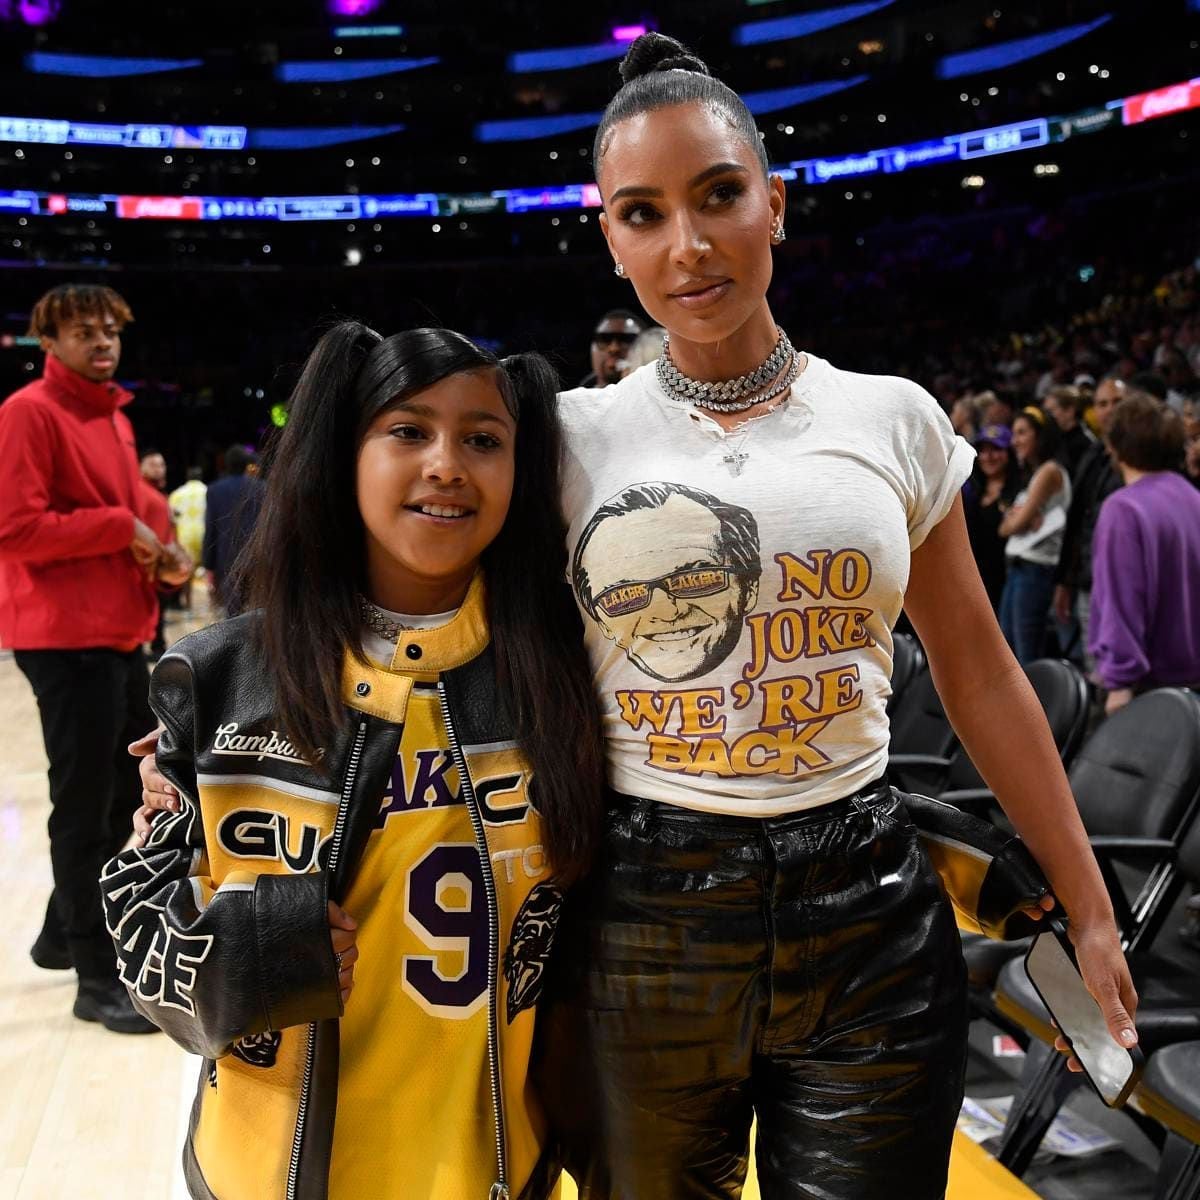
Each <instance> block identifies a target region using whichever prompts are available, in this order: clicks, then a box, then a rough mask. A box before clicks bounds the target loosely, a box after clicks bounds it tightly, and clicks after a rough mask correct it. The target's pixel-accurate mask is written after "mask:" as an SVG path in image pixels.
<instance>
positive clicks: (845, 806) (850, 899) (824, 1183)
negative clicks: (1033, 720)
mask: <svg viewBox="0 0 1200 1200" xmlns="http://www.w3.org/2000/svg"><path fill="white" fill-rule="evenodd" d="M606 854H607V861H606V863H605V864H604V866H603V867H602V868H601V869H600V870H599V871H598V872H597V873H596V876H595V880H594V883H593V884H592V885H591V886H590V887H589V888H588V889H587V890H586V891H585V892H583V893H582V894H581V895H580V897H579V899H578V902H577V903H576V905H575V907H574V910H573V912H572V914H571V916H570V918H569V921H568V924H567V926H566V927H565V928H564V930H563V931H562V932H563V933H564V934H566V935H567V936H565V937H563V938H562V940H561V941H560V943H559V949H560V950H561V951H563V952H564V954H563V959H562V960H561V961H560V964H559V971H560V975H559V978H558V986H557V998H556V999H554V1000H551V1002H550V1003H549V1004H548V1005H547V1008H546V1010H545V1016H546V1029H547V1038H548V1039H549V1040H548V1042H547V1050H548V1052H549V1053H548V1056H547V1060H546V1062H547V1064H548V1066H549V1069H550V1071H551V1073H552V1074H554V1075H556V1079H555V1080H554V1081H553V1082H552V1083H551V1085H550V1087H549V1088H548V1089H547V1094H546V1095H545V1100H546V1103H547V1107H548V1111H549V1113H550V1117H551V1121H552V1123H556V1124H557V1125H558V1126H559V1132H560V1134H561V1135H562V1137H563V1140H564V1143H565V1148H566V1151H567V1159H568V1165H569V1166H570V1167H571V1169H572V1171H573V1173H574V1174H575V1175H576V1178H577V1179H579V1180H580V1182H581V1189H580V1190H581V1195H582V1196H583V1197H584V1198H585V1200H685V1198H688V1200H690V1198H692V1197H695V1198H700V1197H704V1198H706V1200H707V1198H710V1197H711V1198H721V1200H724V1198H726V1197H729V1198H731V1200H732V1198H736V1197H738V1196H740V1195H741V1188H742V1183H743V1181H744V1179H745V1175H746V1170H747V1161H748V1142H749V1130H750V1122H751V1118H752V1117H754V1116H757V1119H758V1138H757V1143H756V1153H757V1157H758V1175H759V1183H760V1187H761V1191H762V1196H763V1200H783V1198H787V1200H792V1198H796V1200H798V1198H800V1197H805V1198H811V1200H818V1198H819V1200H885V1198H886V1200H895V1198H896V1197H903V1200H938V1198H940V1197H941V1196H943V1194H944V1192H945V1188H946V1173H947V1164H948V1160H949V1155H950V1143H951V1137H952V1134H953V1131H954V1123H955V1119H956V1117H957V1115H958V1110H959V1107H960V1105H961V1103H962V1094H963V1072H964V1064H965V1057H966V1029H967V1009H966V978H965V970H964V966H963V959H962V953H961V950H960V945H959V935H958V931H957V929H956V928H955V924H954V917H953V914H952V911H951V908H950V905H949V903H948V902H947V901H946V899H945V898H944V897H943V895H942V892H941V886H940V882H939V880H938V877H937V875H936V873H935V872H934V870H933V868H932V867H931V865H930V863H929V860H928V858H927V857H926V855H925V854H924V852H923V850H922V849H921V845H920V842H919V841H918V839H917V836H916V833H915V831H914V830H913V828H912V825H911V823H910V822H909V820H908V818H907V816H906V814H905V812H904V807H903V802H902V799H901V797H900V794H899V793H895V792H892V791H890V790H889V789H887V788H886V787H881V786H876V787H874V788H871V789H867V790H865V791H864V792H862V793H859V795H858V796H856V797H853V798H850V799H846V800H842V801H839V802H837V803H836V804H834V805H831V806H829V807H827V808H823V809H821V810H819V811H816V812H811V813H807V814H801V815H795V816H791V817H786V818H776V819H769V820H760V819H751V818H739V817H721V816H709V815H705V814H700V813H694V812H689V811H685V810H682V809H679V808H674V807H671V806H667V805H663V804H658V803H655V802H653V801H647V800H636V799H632V798H619V803H618V806H617V807H616V808H615V809H614V811H613V812H612V813H610V817H609V824H608V834H607V846H606Z"/></svg>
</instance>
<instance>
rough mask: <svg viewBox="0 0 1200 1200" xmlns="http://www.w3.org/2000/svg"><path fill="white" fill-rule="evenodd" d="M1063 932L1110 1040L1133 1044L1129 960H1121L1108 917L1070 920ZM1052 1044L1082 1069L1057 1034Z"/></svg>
mask: <svg viewBox="0 0 1200 1200" xmlns="http://www.w3.org/2000/svg"><path fill="white" fill-rule="evenodd" d="M1067 933H1068V935H1069V936H1070V938H1071V944H1072V945H1073V946H1074V947H1075V959H1076V961H1077V962H1078V963H1079V973H1080V974H1081V975H1082V976H1083V982H1084V983H1085V984H1086V985H1087V990H1088V991H1089V992H1090V993H1091V995H1092V999H1093V1000H1095V1001H1096V1003H1097V1004H1098V1005H1100V1011H1101V1012H1102V1013H1103V1014H1104V1020H1105V1023H1106V1024H1107V1025H1108V1032H1109V1033H1110V1034H1111V1035H1112V1039H1113V1041H1115V1042H1116V1043H1117V1045H1118V1046H1124V1047H1125V1049H1126V1050H1128V1049H1130V1047H1132V1046H1136V1045H1137V1040H1138V1036H1137V1030H1136V1029H1135V1028H1134V1024H1133V1018H1134V1015H1135V1014H1136V1013H1137V1005H1138V996H1137V992H1136V991H1135V990H1134V987H1133V979H1132V977H1131V976H1130V974H1129V964H1128V963H1127V962H1126V961H1125V953H1124V951H1123V950H1122V949H1121V943H1120V941H1119V940H1118V938H1117V927H1116V925H1115V924H1114V923H1113V921H1112V919H1111V918H1107V919H1102V920H1099V921H1094V922H1091V923H1088V924H1083V925H1078V926H1077V925H1076V924H1075V923H1074V922H1071V923H1070V924H1068V926H1067ZM1054 1048H1055V1049H1056V1050H1059V1051H1061V1052H1062V1053H1063V1054H1066V1055H1069V1057H1068V1059H1067V1067H1068V1068H1069V1069H1070V1070H1072V1071H1075V1072H1080V1071H1082V1070H1083V1067H1082V1066H1080V1064H1079V1059H1077V1058H1076V1057H1075V1055H1073V1054H1071V1047H1070V1046H1068V1045H1067V1040H1066V1038H1064V1037H1063V1036H1062V1035H1061V1034H1060V1035H1059V1036H1058V1037H1057V1038H1055V1039H1054Z"/></svg>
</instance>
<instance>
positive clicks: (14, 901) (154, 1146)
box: [0, 589, 1034, 1200]
mask: <svg viewBox="0 0 1200 1200" xmlns="http://www.w3.org/2000/svg"><path fill="white" fill-rule="evenodd" d="M199 592H200V589H197V595H198V597H199ZM199 623H200V621H199V620H196V621H194V622H187V623H179V622H172V623H171V624H170V625H169V626H168V631H169V634H173V635H174V636H180V635H181V634H182V633H183V632H185V631H186V630H187V629H188V628H190V627H191V626H192V625H193V624H199ZM0 730H3V734H2V735H0V736H2V739H3V740H2V741H0V847H2V851H0V907H2V908H3V911H4V912H5V914H6V917H7V919H6V920H5V921H4V922H3V924H2V925H0V1068H2V1069H3V1073H4V1086H3V1087H0V1200H63V1198H65V1197H70V1198H71V1200H102V1198H103V1200H109V1198H120V1200H184V1198H185V1197H186V1192H185V1191H184V1189H183V1184H182V1180H181V1178H180V1173H179V1169H178V1164H179V1155H180V1147H181V1146H182V1139H183V1130H184V1126H185V1122H186V1116H187V1107H188V1105H189V1104H190V1100H191V1095H192V1093H193V1091H194V1081H195V1078H196V1070H197V1067H196V1062H197V1060H195V1059H190V1058H189V1057H188V1056H187V1055H185V1054H184V1053H183V1052H182V1051H181V1050H180V1049H179V1048H178V1047H177V1046H175V1045H174V1044H173V1043H172V1042H170V1041H168V1040H167V1038H165V1037H163V1036H162V1035H158V1034H156V1035H147V1036H145V1037H129V1036H119V1035H116V1034H112V1033H108V1032H107V1031H106V1030H104V1029H102V1028H101V1027H100V1026H97V1025H89V1024H86V1023H84V1022H82V1021H77V1020H76V1019H75V1018H74V1017H73V1016H72V1015H71V1005H72V1003H73V1002H74V999H75V975H74V973H73V972H71V971H42V970H39V969H38V968H37V967H35V966H34V965H33V963H32V962H30V960H29V946H30V944H31V943H32V941H33V939H34V937H35V936H36V934H37V930H38V928H39V926H40V923H41V919H42V914H43V911H44V909H45V904H46V897H47V895H48V894H49V891H50V862H49V856H48V852H47V842H46V816H47V813H48V801H47V796H46V758H45V754H44V752H43V748H42V739H41V727H40V725H39V722H38V716H37V706H36V704H35V702H34V699H33V694H32V692H31V691H30V689H29V686H28V684H27V683H26V681H25V677H24V676H23V675H22V674H21V673H20V671H19V670H17V667H16V664H15V663H14V662H13V661H12V658H11V657H10V656H8V655H6V654H4V655H0ZM745 1197H746V1200H758V1189H757V1187H756V1186H755V1185H754V1184H753V1183H750V1184H748V1185H747V1187H746V1191H745ZM1022 1197H1025V1198H1033V1197H1034V1193H1033V1192H1031V1191H1029V1190H1028V1189H1027V1188H1025V1187H1024V1186H1023V1185H1022V1184H1020V1183H1019V1182H1018V1181H1017V1180H1014V1179H1013V1178H1012V1177H1011V1176H1010V1175H1008V1173H1007V1172H1005V1171H1004V1170H1003V1169H1002V1168H1000V1167H999V1166H998V1165H997V1164H996V1163H995V1162H993V1161H992V1159H990V1158H989V1157H988V1156H987V1155H986V1154H985V1153H983V1152H982V1151H981V1150H979V1149H978V1148H977V1147H976V1146H974V1145H973V1144H972V1143H970V1142H969V1141H967V1140H966V1139H965V1138H959V1139H958V1141H957V1142H956V1145H955V1154H954V1159H953V1162H952V1165H951V1187H950V1192H949V1198H950V1200H1019V1198H1022ZM264 1200H269V1198H264ZM364 1200H366V1198H364ZM370 1200H375V1198H373V1197H372V1198H370ZM379 1200H385V1198H382V1197H381V1198H379ZM406 1200H408V1198H406ZM433 1200H458V1198H457V1197H455V1198H449V1197H437V1198H433ZM563 1200H575V1189H574V1187H573V1186H571V1184H570V1182H569V1181H568V1182H567V1184H566V1186H565V1187H564V1193H563Z"/></svg>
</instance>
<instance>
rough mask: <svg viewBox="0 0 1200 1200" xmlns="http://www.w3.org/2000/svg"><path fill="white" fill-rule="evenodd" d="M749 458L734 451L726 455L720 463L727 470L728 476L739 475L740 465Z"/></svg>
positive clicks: (740, 471) (738, 451)
mask: <svg viewBox="0 0 1200 1200" xmlns="http://www.w3.org/2000/svg"><path fill="white" fill-rule="evenodd" d="M749 458H750V455H748V454H744V453H742V451H740V450H735V451H734V452H733V453H732V454H727V455H725V457H724V458H723V459H721V461H722V462H723V463H724V464H725V465H726V466H727V467H728V468H729V473H730V475H740V474H741V473H742V464H743V463H744V462H746V461H747V460H748V459H749Z"/></svg>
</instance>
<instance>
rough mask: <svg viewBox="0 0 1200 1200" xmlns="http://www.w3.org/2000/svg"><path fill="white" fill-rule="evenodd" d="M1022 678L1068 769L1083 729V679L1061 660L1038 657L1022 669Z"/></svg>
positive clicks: (1085, 705) (1085, 714)
mask: <svg viewBox="0 0 1200 1200" xmlns="http://www.w3.org/2000/svg"><path fill="white" fill-rule="evenodd" d="M1025 675H1026V676H1027V678H1028V679H1029V683H1030V685H1031V686H1032V687H1033V690H1034V692H1035V693H1036V695H1037V698H1038V703H1039V704H1041V706H1042V711H1043V712H1044V713H1045V714H1046V721H1047V723H1048V724H1049V726H1050V732H1051V733H1052V734H1053V735H1054V744H1055V746H1057V747H1058V756H1059V758H1061V759H1062V761H1063V764H1064V765H1065V766H1067V767H1069V766H1070V765H1071V762H1072V760H1073V759H1074V758H1075V755H1076V753H1078V751H1079V747H1080V744H1081V743H1082V742H1083V732H1084V730H1085V729H1086V728H1087V718H1088V687H1087V680H1086V679H1084V677H1083V672H1082V671H1080V669H1079V668H1078V667H1077V666H1075V664H1074V663H1069V662H1067V660H1066V659H1065V658H1039V659H1037V660H1036V661H1035V662H1031V663H1030V664H1029V666H1027V667H1026V668H1025Z"/></svg>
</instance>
